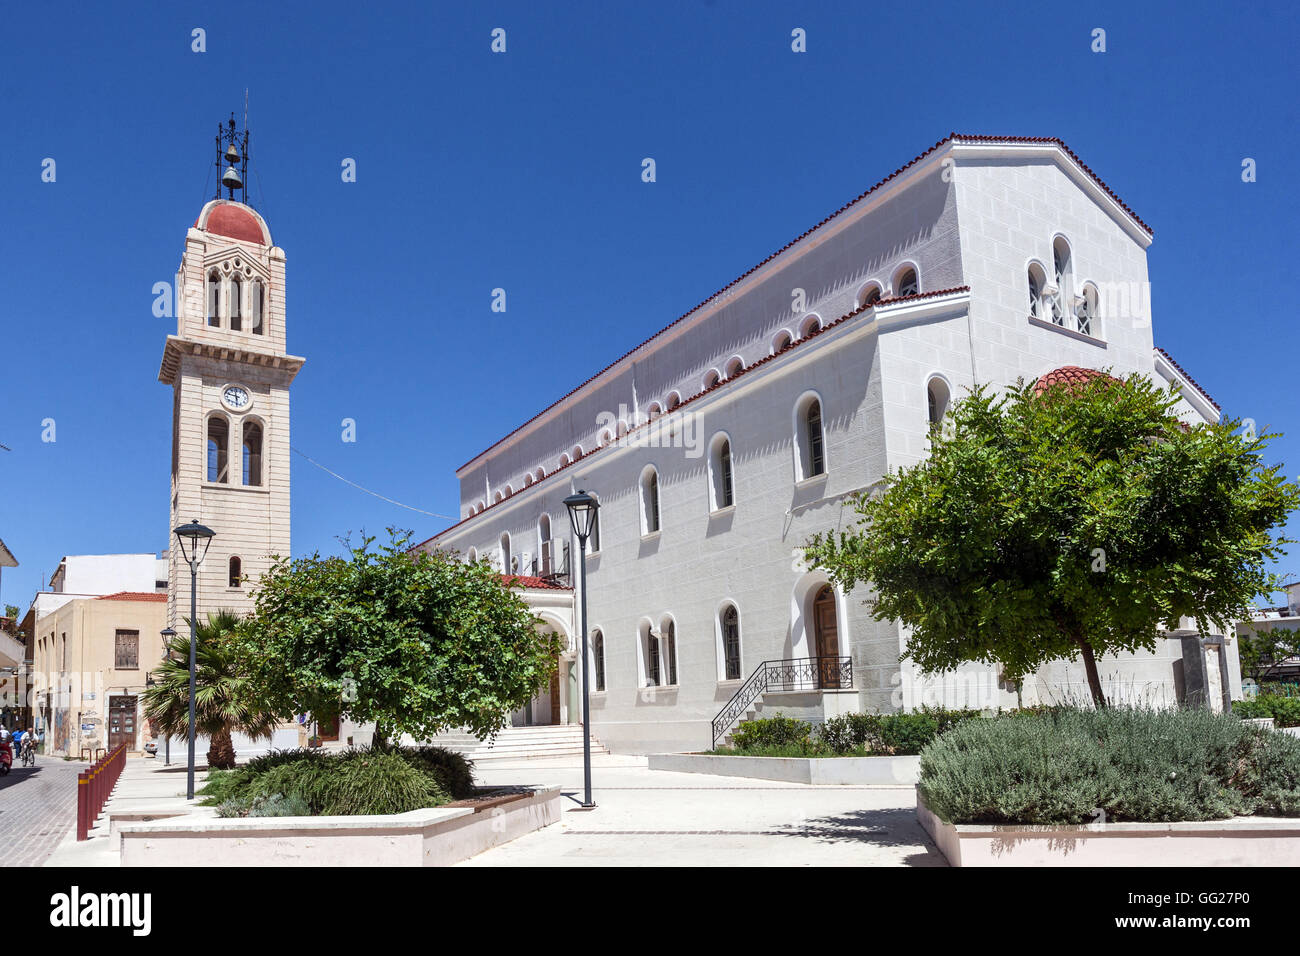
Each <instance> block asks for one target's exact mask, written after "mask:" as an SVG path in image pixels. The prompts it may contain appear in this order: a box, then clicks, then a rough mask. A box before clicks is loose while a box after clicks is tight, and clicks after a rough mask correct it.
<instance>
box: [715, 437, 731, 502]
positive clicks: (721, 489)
mask: <svg viewBox="0 0 1300 956" xmlns="http://www.w3.org/2000/svg"><path fill="white" fill-rule="evenodd" d="M709 498H710V501H709V504H710V505H711V506H712V507H711V508H710V510H711V511H720V510H721V509H723V508H730V507H731V506H732V505H733V504H735V503H736V496H735V486H734V485H733V483H732V474H731V441H730V439H728V438H727V436H726V435H718V436H716V437H715V438H714V439H713V441H712V442H710V444H709Z"/></svg>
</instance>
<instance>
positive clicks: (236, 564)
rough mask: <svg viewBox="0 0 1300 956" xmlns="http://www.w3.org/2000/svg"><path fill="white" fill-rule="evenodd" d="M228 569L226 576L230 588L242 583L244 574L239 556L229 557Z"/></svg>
mask: <svg viewBox="0 0 1300 956" xmlns="http://www.w3.org/2000/svg"><path fill="white" fill-rule="evenodd" d="M228 570H229V572H230V574H229V577H228V580H229V581H230V586H231V587H232V588H237V587H239V586H240V584H242V583H243V581H242V578H243V576H244V575H243V563H242V562H241V561H240V560H239V558H236V557H231V559H230V565H229V568H228Z"/></svg>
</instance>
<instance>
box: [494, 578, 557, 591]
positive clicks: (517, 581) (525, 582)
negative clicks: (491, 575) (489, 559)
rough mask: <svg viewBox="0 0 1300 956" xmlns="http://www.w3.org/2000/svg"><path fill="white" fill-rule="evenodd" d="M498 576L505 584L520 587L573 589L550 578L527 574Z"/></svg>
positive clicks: (551, 589) (552, 589)
mask: <svg viewBox="0 0 1300 956" xmlns="http://www.w3.org/2000/svg"><path fill="white" fill-rule="evenodd" d="M500 577H501V580H502V581H504V582H505V583H506V584H507V585H518V586H519V587H521V588H535V589H537V590H539V591H572V590H573V588H570V587H565V586H564V585H563V584H557V583H556V582H555V581H553V580H551V579H550V578H537V577H533V576H532V575H528V574H502V575H500Z"/></svg>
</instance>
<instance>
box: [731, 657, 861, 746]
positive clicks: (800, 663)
mask: <svg viewBox="0 0 1300 956" xmlns="http://www.w3.org/2000/svg"><path fill="white" fill-rule="evenodd" d="M852 686H853V659H852V658H849V657H796V658H787V659H784V660H782V659H774V660H770V661H763V663H761V664H759V665H758V667H756V668H755V669H754V673H752V674H750V675H749V677H748V679H747V680H746V681H745V683H743V684H741V685H740V689H739V690H738V691H736V693H735V694H733V695H732V697H731V700H729V701H727V703H726V705H725V706H724V707H723V708H722V710H720V711H718V715H717V716H716V717H714V718H713V748H714V749H716V748H717V746H718V740H719V738H721V737H722V736H723V735H724V734H725V733H726V732H727V731H728V730H730V729H731V727H732V725H733V724H735V723H736V721H737V720H738V719H739V718H740V716H741V715H742V714H744V713H745V712H746V711H748V710H749V705H750V704H752V703H753V702H754V701H756V700H757V699H758V698H759V697H761V696H762V695H763V694H765V693H767V692H768V691H769V690H771V689H773V688H777V689H780V690H783V691H798V690H830V689H834V690H840V689H846V688H851V687H852Z"/></svg>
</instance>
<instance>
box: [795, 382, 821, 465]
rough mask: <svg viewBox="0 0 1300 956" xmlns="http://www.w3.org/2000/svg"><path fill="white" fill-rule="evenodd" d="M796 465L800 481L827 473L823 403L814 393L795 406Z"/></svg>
mask: <svg viewBox="0 0 1300 956" xmlns="http://www.w3.org/2000/svg"><path fill="white" fill-rule="evenodd" d="M795 451H796V456H795V463H796V467H797V469H798V473H797V475H796V477H797V479H798V480H799V481H806V480H807V479H809V478H816V477H817V476H818V475H824V474H825V473H826V435H825V430H824V428H823V425H822V403H821V401H820V400H819V399H818V398H817V396H816V395H815V394H813V393H809V394H807V395H805V396H804V397H803V398H801V399H800V400H799V403H798V404H797V405H796V406H795Z"/></svg>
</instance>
